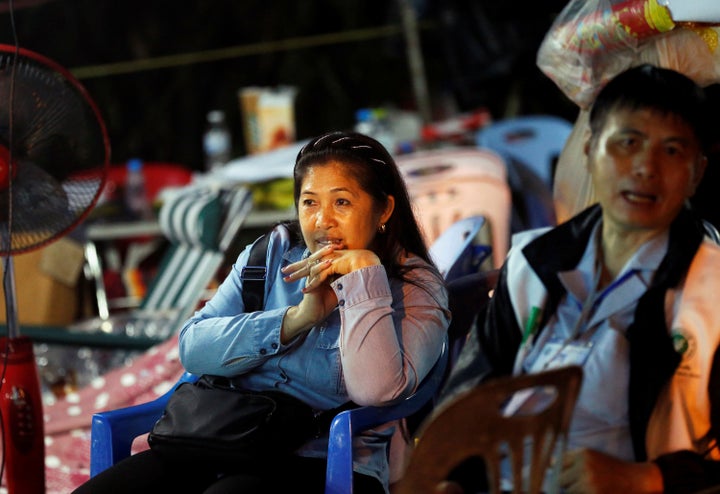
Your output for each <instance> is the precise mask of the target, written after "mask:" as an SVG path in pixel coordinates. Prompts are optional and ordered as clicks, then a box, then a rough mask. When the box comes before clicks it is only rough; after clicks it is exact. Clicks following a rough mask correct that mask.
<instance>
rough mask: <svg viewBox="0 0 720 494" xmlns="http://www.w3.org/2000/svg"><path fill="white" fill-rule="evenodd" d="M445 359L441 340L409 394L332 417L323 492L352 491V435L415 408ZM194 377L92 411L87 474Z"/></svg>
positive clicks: (120, 449)
mask: <svg viewBox="0 0 720 494" xmlns="http://www.w3.org/2000/svg"><path fill="white" fill-rule="evenodd" d="M447 362H448V345H447V340H446V341H445V342H444V343H443V347H442V351H441V353H440V357H439V358H438V360H437V362H436V363H435V365H434V366H433V368H432V370H431V371H430V373H429V374H428V375H427V376H426V377H425V379H424V380H423V382H422V383H421V384H420V386H418V389H417V391H416V392H415V393H413V394H412V395H411V396H409V397H408V398H406V399H404V400H402V401H401V402H399V403H397V404H394V405H388V406H382V407H374V406H365V407H358V408H354V409H351V410H346V411H343V412H341V413H339V414H338V415H337V416H336V417H335V418H334V419H333V421H332V423H331V426H330V440H329V445H328V464H327V478H326V487H325V492H326V494H331V493H332V494H336V493H352V490H353V489H352V482H353V470H352V454H353V451H352V449H353V448H352V443H353V441H352V438H353V436H354V435H355V434H357V433H358V432H361V431H364V430H367V429H371V428H372V427H376V426H379V425H382V424H385V423H387V422H391V421H393V420H398V419H401V418H403V417H407V416H409V415H411V414H413V413H415V412H417V411H418V410H420V409H421V408H422V407H423V406H424V405H425V404H426V403H428V402H430V401H431V400H432V399H433V398H434V397H435V395H436V393H437V392H438V391H439V389H440V385H441V383H442V382H443V380H444V378H445V374H446V368H447ZM197 379H198V377H197V376H195V375H193V374H190V373H188V372H186V373H185V374H183V375H182V377H181V378H180V379H179V380H178V382H177V383H176V384H175V386H174V387H173V388H172V389H171V390H170V391H168V392H167V393H165V394H163V395H162V396H160V397H158V398H156V399H155V400H153V401H150V402H148V403H143V404H140V405H135V406H131V407H125V408H120V409H117V410H111V411H107V412H99V413H96V414H94V415H93V419H92V426H91V430H90V437H91V446H90V476H91V477H93V476H95V475H97V474H99V473H100V472H102V471H103V470H105V469H107V468H109V467H111V466H112V465H114V464H115V463H117V462H119V461H120V460H122V459H124V458H127V457H128V456H130V452H131V447H132V442H133V440H134V439H135V438H136V437H138V436H140V435H142V434H145V433H147V432H149V431H150V429H151V428H152V426H153V424H154V423H155V422H156V421H157V419H158V418H159V417H160V415H161V414H162V412H163V410H164V409H165V405H166V404H167V402H168V400H169V399H170V395H171V394H172V392H173V391H174V390H175V388H176V387H177V386H178V385H179V384H180V383H183V382H188V381H189V382H192V381H196V380H197Z"/></svg>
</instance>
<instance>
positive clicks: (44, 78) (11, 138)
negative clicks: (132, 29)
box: [0, 44, 110, 255]
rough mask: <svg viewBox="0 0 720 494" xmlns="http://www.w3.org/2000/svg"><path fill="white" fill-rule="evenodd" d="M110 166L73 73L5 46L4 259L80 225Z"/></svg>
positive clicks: (0, 164) (100, 127) (0, 147)
mask: <svg viewBox="0 0 720 494" xmlns="http://www.w3.org/2000/svg"><path fill="white" fill-rule="evenodd" d="M109 160H110V143H109V139H108V135H107V130H106V128H105V124H104V122H103V120H102V118H101V116H100V113H99V112H98V110H97V107H96V106H95V104H94V102H93V101H92V99H91V98H90V97H89V95H88V94H87V92H86V90H85V89H84V87H83V86H82V85H81V84H80V83H79V82H78V81H77V80H76V79H75V78H74V77H73V76H72V75H71V74H70V72H69V71H67V70H66V69H65V68H63V67H61V66H60V65H58V64H56V63H55V62H53V61H52V60H49V59H48V58H45V57H43V56H42V55H39V54H37V53H34V52H32V51H29V50H26V49H23V48H16V47H14V46H10V45H1V44H0V236H1V240H2V244H1V248H0V251H1V252H0V254H1V255H10V254H19V253H23V252H28V251H30V250H33V249H37V248H40V247H42V246H44V245H46V244H48V243H50V242H52V241H54V240H56V239H58V238H60V237H62V236H63V235H65V234H66V233H68V232H69V231H70V230H72V229H73V228H74V227H75V226H76V225H77V224H79V223H80V222H81V221H82V220H83V219H84V218H85V217H86V216H87V215H88V214H89V212H90V211H91V210H92V208H93V206H94V205H95V203H96V202H97V200H98V198H99V196H100V193H101V192H102V189H103V187H104V185H105V180H106V176H107V173H108V169H109ZM10 195H12V206H11V207H10V202H9V196H10ZM11 215H12V218H11V224H10V225H8V220H9V219H10V216H11ZM8 232H10V235H9V236H10V238H9V239H8Z"/></svg>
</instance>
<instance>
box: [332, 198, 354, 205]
mask: <svg viewBox="0 0 720 494" xmlns="http://www.w3.org/2000/svg"><path fill="white" fill-rule="evenodd" d="M335 203H336V204H337V205H338V206H348V205H350V201H348V200H347V199H338V200H337V201H335Z"/></svg>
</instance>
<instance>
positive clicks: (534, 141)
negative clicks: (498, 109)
mask: <svg viewBox="0 0 720 494" xmlns="http://www.w3.org/2000/svg"><path fill="white" fill-rule="evenodd" d="M572 128H573V126H572V124H571V123H570V122H568V121H567V120H565V119H563V118H560V117H556V116H554V115H527V116H520V117H514V118H509V119H505V120H498V121H496V122H493V123H491V124H489V125H487V126H485V127H483V128H481V129H480V130H479V131H478V133H477V134H476V144H477V145H478V146H479V147H483V148H488V149H492V150H493V151H495V152H496V153H498V154H499V155H500V156H502V157H503V158H504V159H505V162H506V163H510V162H513V161H515V162H519V163H522V164H523V165H525V166H527V167H528V168H529V169H530V170H532V171H533V172H534V173H536V174H537V175H538V177H540V179H541V180H542V181H543V183H545V185H547V186H548V187H550V188H552V184H553V175H554V163H555V161H556V159H557V158H558V156H560V153H561V152H562V150H563V148H564V147H565V142H566V141H567V139H568V137H569V136H570V132H571V131H572Z"/></svg>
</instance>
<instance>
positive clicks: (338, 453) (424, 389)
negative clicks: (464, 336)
mask: <svg viewBox="0 0 720 494" xmlns="http://www.w3.org/2000/svg"><path fill="white" fill-rule="evenodd" d="M447 365H448V344H447V340H446V341H445V342H444V343H443V347H442V351H441V353H440V357H439V358H438V360H437V362H436V363H435V365H434V366H433V368H432V369H431V370H430V373H429V374H428V375H427V376H426V377H425V379H424V380H423V382H422V383H420V386H418V389H417V391H415V393H413V394H412V395H411V396H409V397H407V398H405V399H404V400H403V401H401V402H399V403H397V404H395V405H388V406H382V407H373V406H366V407H359V408H353V409H351V410H345V411H344V412H340V413H339V414H337V415H336V416H335V418H334V419H333V421H332V423H331V424H330V440H329V441H328V459H327V473H326V476H325V494H352V492H353V447H352V445H353V437H354V436H355V435H356V434H358V433H359V432H362V431H365V430H368V429H371V428H373V427H377V426H379V425H382V424H385V423H387V422H391V421H393V420H399V419H402V418H405V417H409V416H410V415H412V414H414V413H416V412H418V411H420V410H421V409H422V408H423V406H425V405H426V404H428V403H430V402H431V401H432V400H433V399H434V398H435V397H436V395H437V393H438V391H439V390H440V386H441V385H442V383H443V382H444V380H445V375H446V370H447Z"/></svg>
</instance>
